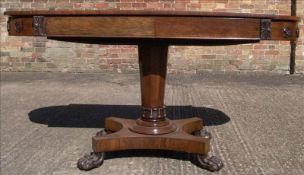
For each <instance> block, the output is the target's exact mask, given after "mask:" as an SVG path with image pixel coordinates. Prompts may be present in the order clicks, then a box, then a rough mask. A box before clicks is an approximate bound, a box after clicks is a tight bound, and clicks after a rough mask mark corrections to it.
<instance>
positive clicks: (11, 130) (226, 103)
mask: <svg viewBox="0 0 304 175" xmlns="http://www.w3.org/2000/svg"><path fill="white" fill-rule="evenodd" d="M139 88H140V86H139V76H138V74H110V73H105V74H69V73H3V72H2V73H1V101H0V102H1V130H0V131H1V173H0V174H3V175H36V174H43V175H44V174H46V175H52V174H54V175H64V174H67V175H74V174H75V175H97V174H98V175H124V174H126V175H133V174H134V175H135V174H138V175H161V174H163V175H196V174H214V175H216V174H223V175H226V174H229V175H230V174H235V175H242V174H244V175H251V174H264V175H274V174H275V175H277V174H282V175H283V174H284V175H287V174H290V175H302V174H304V168H303V164H304V139H303V135H304V129H303V126H304V76H303V75H293V76H290V75H282V74H269V73H267V74H266V73H219V74H214V73H203V74H201V75H190V74H189V75H188V74H169V75H168V81H167V86H166V99H165V101H166V104H167V106H168V107H169V117H170V118H172V119H174V118H186V117H191V116H193V115H196V116H198V117H202V118H203V120H204V122H205V125H206V128H207V130H208V131H210V132H211V134H212V136H213V140H212V151H211V154H212V155H216V156H219V157H220V158H222V160H223V161H224V163H225V167H224V168H223V169H222V170H221V171H220V172H216V173H210V172H208V171H205V170H202V169H200V168H198V167H197V166H196V165H194V164H192V163H191V162H190V161H189V160H188V155H187V154H184V153H176V152H166V151H121V152H114V153H108V154H107V157H106V160H105V162H104V164H103V165H102V166H101V167H99V168H97V169H94V170H92V171H89V172H82V171H79V170H78V169H77V168H76V161H77V159H78V158H80V157H81V156H83V155H84V154H85V153H88V152H90V151H91V136H93V135H94V134H95V133H96V132H97V131H99V130H100V128H102V127H103V124H104V123H103V120H104V118H105V117H107V116H110V115H114V116H118V117H125V118H137V116H138V109H139V104H140V94H139V92H140V89H139ZM190 105H192V107H191V106H190Z"/></svg>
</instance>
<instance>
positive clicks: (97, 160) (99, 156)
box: [77, 152, 104, 171]
mask: <svg viewBox="0 0 304 175" xmlns="http://www.w3.org/2000/svg"><path fill="white" fill-rule="evenodd" d="M103 160H104V153H103V152H101V153H95V152H91V154H90V155H85V156H83V157H82V158H80V159H79V160H78V162H77V167H78V168H79V169H80V170H85V171H88V170H91V169H93V168H97V167H99V166H101V165H102V163H103Z"/></svg>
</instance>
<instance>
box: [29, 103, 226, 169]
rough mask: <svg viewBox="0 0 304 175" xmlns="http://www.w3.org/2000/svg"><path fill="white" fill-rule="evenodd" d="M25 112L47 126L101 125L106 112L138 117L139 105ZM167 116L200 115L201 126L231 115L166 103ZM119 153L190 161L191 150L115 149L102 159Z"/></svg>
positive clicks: (94, 126) (116, 155)
mask: <svg viewBox="0 0 304 175" xmlns="http://www.w3.org/2000/svg"><path fill="white" fill-rule="evenodd" d="M28 115H29V119H30V120H31V121H32V122H34V123H39V124H45V125H48V127H76V128H103V127H104V120H105V118H106V117H109V116H115V117H122V118H128V119H137V118H138V117H139V115H140V106H136V105H90V104H70V105H67V106H50V107H44V108H39V109H35V110H33V111H31V112H30V113H29V114H28ZM167 117H168V118H170V119H184V118H190V117H199V118H202V120H203V121H204V126H212V125H213V126H214V125H222V124H225V123H227V122H229V121H230V118H229V117H228V116H227V115H226V114H225V113H223V112H221V111H219V110H216V109H212V108H206V107H193V106H167ZM93 134H94V133H92V136H93ZM121 157H166V158H171V159H178V160H189V159H190V160H191V161H193V160H192V158H191V155H190V154H186V153H181V152H175V151H161V150H126V151H115V152H109V153H107V154H106V157H105V159H112V158H121ZM193 163H194V164H195V162H193Z"/></svg>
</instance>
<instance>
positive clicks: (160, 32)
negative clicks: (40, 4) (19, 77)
mask: <svg viewBox="0 0 304 175" xmlns="http://www.w3.org/2000/svg"><path fill="white" fill-rule="evenodd" d="M5 14H6V15H9V16H10V17H9V20H8V23H7V27H8V33H9V35H11V36H44V37H48V38H49V39H54V40H62V41H72V42H84V43H96V44H136V45H138V52H139V68H140V83H141V102H142V109H141V116H139V118H138V119H137V120H130V119H122V118H115V117H108V118H107V119H106V121H105V129H103V130H102V131H100V132H98V133H97V134H96V136H94V137H93V139H92V144H93V150H94V152H92V153H91V154H90V155H86V156H84V157H83V158H81V159H79V160H78V168H80V169H82V170H90V169H92V168H95V167H98V166H100V165H101V164H102V163H103V159H104V152H109V151H117V150H128V149H160V150H173V151H181V152H187V153H191V155H193V156H194V157H195V159H196V161H197V163H198V165H199V166H201V167H202V168H205V169H208V170H210V171H218V170H220V169H221V168H222V167H223V162H222V161H221V160H220V159H218V158H216V157H214V156H212V157H210V156H208V152H209V150H210V139H211V135H210V133H208V132H206V131H205V130H204V129H203V122H202V120H201V118H197V117H194V118H189V119H184V120H170V119H168V118H166V107H165V105H164V94H165V80H166V70H167V60H168V58H167V54H168V46H169V45H230V44H242V43H253V42H259V41H261V40H288V41H295V40H296V39H297V38H298V36H299V30H298V27H297V22H298V20H299V18H297V17H295V16H275V15H260V14H235V13H214V12H212V13H210V12H181V11H117V10H114V11H87V10H86V11H79V10H74V11H67V10H63V11H62V10H60V11H7V12H5Z"/></svg>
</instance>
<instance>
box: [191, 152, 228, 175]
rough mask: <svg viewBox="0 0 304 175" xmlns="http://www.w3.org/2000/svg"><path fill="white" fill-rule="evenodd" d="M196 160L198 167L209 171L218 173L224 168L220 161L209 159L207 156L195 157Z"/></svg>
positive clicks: (213, 157)
mask: <svg viewBox="0 0 304 175" xmlns="http://www.w3.org/2000/svg"><path fill="white" fill-rule="evenodd" d="M196 158H197V162H198V165H199V166H200V167H201V168H204V169H206V170H209V171H219V170H220V169H222V168H223V167H224V163H223V162H222V160H221V159H219V158H217V157H215V156H212V157H209V156H208V155H196Z"/></svg>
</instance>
